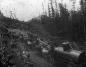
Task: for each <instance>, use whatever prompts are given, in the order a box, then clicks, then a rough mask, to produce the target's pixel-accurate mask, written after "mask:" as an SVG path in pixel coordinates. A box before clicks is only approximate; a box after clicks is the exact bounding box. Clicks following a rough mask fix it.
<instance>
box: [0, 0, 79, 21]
mask: <svg viewBox="0 0 86 67" xmlns="http://www.w3.org/2000/svg"><path fill="white" fill-rule="evenodd" d="M53 1H54V0H53ZM56 1H57V3H62V4H63V5H65V4H66V6H67V9H68V10H69V11H70V10H71V9H72V8H73V7H72V4H73V3H72V0H56ZM48 2H49V0H0V10H1V12H2V13H3V14H4V16H7V17H10V16H11V15H12V16H13V17H14V18H18V19H19V20H21V21H28V20H31V19H32V18H34V17H38V16H39V15H42V14H43V11H46V12H48V6H47V5H48ZM79 2H80V0H76V4H75V5H76V7H75V10H77V9H79V8H80V3H79ZM43 5H44V7H43ZM43 9H44V10H43ZM58 9H59V7H58Z"/></svg>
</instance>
